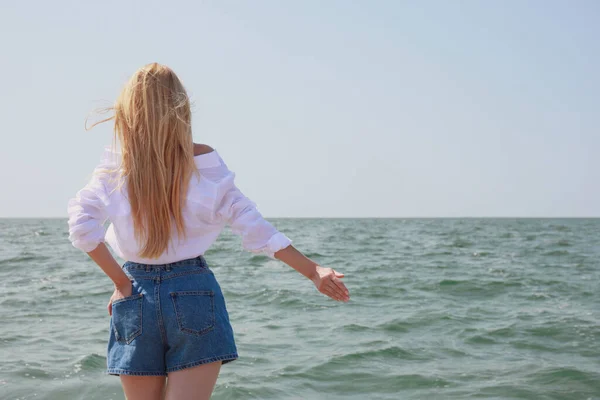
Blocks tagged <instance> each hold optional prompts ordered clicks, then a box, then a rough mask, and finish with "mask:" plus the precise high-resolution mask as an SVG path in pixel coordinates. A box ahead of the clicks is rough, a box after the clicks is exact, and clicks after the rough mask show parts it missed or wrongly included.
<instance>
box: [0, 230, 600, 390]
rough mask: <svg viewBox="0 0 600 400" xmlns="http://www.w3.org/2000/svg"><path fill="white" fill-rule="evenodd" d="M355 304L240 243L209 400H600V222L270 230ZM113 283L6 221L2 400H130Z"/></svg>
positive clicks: (230, 247)
mask: <svg viewBox="0 0 600 400" xmlns="http://www.w3.org/2000/svg"><path fill="white" fill-rule="evenodd" d="M271 221H272V223H273V224H274V225H275V226H276V227H277V228H278V229H280V230H281V231H283V232H285V233H286V234H287V235H288V236H289V237H290V238H292V240H293V242H294V244H295V246H296V247H297V248H298V249H300V250H301V251H303V252H305V254H307V255H308V256H309V257H310V258H312V259H313V260H315V261H318V262H319V263H321V264H322V265H324V266H328V267H332V268H334V269H336V270H337V271H339V272H343V273H344V274H345V278H343V280H344V282H345V284H346V285H347V287H348V288H349V290H350V295H351V299H350V301H349V302H348V303H340V302H335V301H334V300H331V299H329V298H327V297H325V296H324V295H322V294H320V293H319V292H318V291H317V290H316V289H315V288H314V286H313V284H312V283H311V282H310V281H309V280H307V279H306V278H304V277H303V276H301V275H300V274H298V273H297V272H296V271H294V270H293V269H292V268H290V267H288V266H287V265H285V264H283V263H281V262H279V261H276V260H272V259H269V258H267V257H264V256H259V255H253V254H250V253H246V252H244V251H243V250H242V249H241V245H240V240H239V238H238V237H236V236H234V235H232V234H231V233H230V232H229V231H226V232H224V233H223V235H222V236H221V237H220V238H219V240H218V241H217V242H216V243H215V244H214V245H213V247H212V248H211V249H210V250H209V251H208V252H207V253H206V255H205V256H206V259H207V260H208V263H209V265H210V267H211V269H212V270H213V271H214V273H215V275H216V277H217V279H218V281H219V283H220V285H221V287H222V289H223V292H224V295H225V299H226V301H227V307H228V310H229V314H230V318H231V321H232V325H233V329H234V332H235V337H236V341H237V346H238V350H239V354H240V358H239V359H238V360H237V361H235V362H232V363H229V364H227V365H224V366H223V368H222V369H221V374H220V376H219V380H218V382H217V385H216V387H215V391H214V394H213V397H212V398H213V399H215V400H226V399H282V400H285V399H309V400H310V399H325V400H337V399H340V400H341V399H346V400H349V399H352V400H359V399H360V400H364V399H367V400H369V399H374V400H375V399H381V400H384V399H386V400H398V399H535V400H544V399H548V400H549V399H565V400H579V399H581V400H596V399H600V220H599V219H273V220H271ZM111 293H112V285H111V282H110V281H109V279H108V278H107V277H106V276H105V275H104V274H103V273H102V272H101V270H100V268H98V267H97V266H96V265H95V264H94V263H93V262H92V261H91V260H90V259H89V258H88V257H87V255H86V254H84V253H82V252H81V251H79V250H77V249H75V248H73V247H72V246H71V244H70V243H69V241H68V233H67V222H66V220H65V219H22V220H16V219H3V220H0V399H2V400H4V399H6V400H8V399H11V400H13V399H14V400H17V399H18V400H25V399H27V400H30V399H36V400H37V399H48V400H50V399H52V400H55V399H82V400H84V399H85V400H93V399H103V400H118V399H124V396H123V393H122V390H121V387H120V382H119V378H117V377H114V376H109V375H106V374H105V367H106V354H105V352H106V345H107V340H108V325H109V316H108V313H107V310H106V305H107V302H108V299H109V297H110V295H111Z"/></svg>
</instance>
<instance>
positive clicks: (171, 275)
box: [163, 269, 212, 281]
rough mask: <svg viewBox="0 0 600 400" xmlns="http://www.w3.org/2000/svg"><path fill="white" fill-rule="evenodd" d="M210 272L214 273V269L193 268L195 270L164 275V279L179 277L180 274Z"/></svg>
mask: <svg viewBox="0 0 600 400" xmlns="http://www.w3.org/2000/svg"><path fill="white" fill-rule="evenodd" d="M210 273H212V271H211V270H209V269H200V270H193V271H186V272H177V273H170V274H169V275H168V276H165V277H163V280H165V281H166V280H168V279H173V278H177V277H180V276H185V275H191V274H210Z"/></svg>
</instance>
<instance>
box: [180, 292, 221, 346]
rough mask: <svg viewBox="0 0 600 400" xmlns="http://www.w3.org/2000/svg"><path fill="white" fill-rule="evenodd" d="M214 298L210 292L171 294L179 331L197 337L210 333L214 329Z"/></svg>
mask: <svg viewBox="0 0 600 400" xmlns="http://www.w3.org/2000/svg"><path fill="white" fill-rule="evenodd" d="M214 298H215V294H214V292H213V291H212V290H204V291H187V292H174V293H171V300H173V307H174V308H175V315H176V317H177V324H178V325H179V329H180V330H181V331H182V332H185V333H189V334H192V335H197V336H200V335H203V334H205V333H207V332H209V331H211V330H212V329H213V328H214V327H215V300H214Z"/></svg>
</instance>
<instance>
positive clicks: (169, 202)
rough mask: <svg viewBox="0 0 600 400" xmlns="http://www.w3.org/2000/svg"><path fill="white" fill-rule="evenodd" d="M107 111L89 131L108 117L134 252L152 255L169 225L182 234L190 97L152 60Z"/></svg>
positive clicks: (190, 149)
mask: <svg viewBox="0 0 600 400" xmlns="http://www.w3.org/2000/svg"><path fill="white" fill-rule="evenodd" d="M112 110H114V116H113V117H110V118H107V119H104V120H102V121H99V122H97V123H95V124H93V125H92V126H91V127H90V129H91V128H92V127H94V126H95V125H97V124H100V123H102V122H105V121H109V120H112V119H114V123H115V125H114V132H115V137H116V138H118V140H119V142H120V144H121V154H122V160H121V165H120V171H121V176H122V177H124V178H126V180H127V192H128V196H129V203H130V205H131V216H132V218H133V225H134V232H135V237H136V239H137V240H138V242H139V243H140V244H141V250H140V253H139V256H140V257H144V258H158V257H159V256H160V255H161V254H163V253H164V252H165V251H168V249H169V245H170V240H171V236H172V231H173V229H175V230H176V231H177V233H178V235H179V236H180V237H182V236H183V237H185V223H184V219H183V214H182V211H183V210H182V209H183V207H184V205H185V203H184V201H185V198H186V194H187V190H188V185H189V181H190V178H191V177H192V175H193V174H194V172H195V171H196V168H195V164H194V144H193V140H192V132H191V109H190V101H189V98H188V96H187V93H186V91H185V88H184V87H183V85H182V84H181V81H180V80H179V78H178V77H177V75H175V73H174V72H173V71H172V70H171V69H170V68H168V67H166V66H164V65H160V64H157V63H152V64H148V65H146V66H144V67H142V68H140V69H139V70H137V71H136V72H135V73H134V74H133V76H132V77H131V78H130V79H129V81H128V82H127V84H126V85H125V87H124V88H123V90H122V91H121V94H120V96H119V98H118V99H117V101H116V103H115V105H114V107H112Z"/></svg>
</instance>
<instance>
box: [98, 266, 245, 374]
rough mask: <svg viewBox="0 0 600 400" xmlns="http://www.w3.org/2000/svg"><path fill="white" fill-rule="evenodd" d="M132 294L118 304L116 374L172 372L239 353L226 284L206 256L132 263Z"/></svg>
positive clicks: (113, 327) (112, 353) (111, 356)
mask: <svg viewBox="0 0 600 400" xmlns="http://www.w3.org/2000/svg"><path fill="white" fill-rule="evenodd" d="M123 270H124V271H125V273H126V274H127V275H128V276H129V277H130V278H131V281H132V285H133V289H132V295H131V296H129V297H126V298H123V299H119V300H117V301H115V302H113V304H112V310H113V311H112V317H111V319H110V338H109V342H108V355H107V364H108V373H109V374H111V375H167V374H168V373H169V372H173V371H177V370H180V369H184V368H189V367H194V366H197V365H201V364H206V363H211V362H215V361H221V362H222V363H223V364H225V363H228V362H230V361H233V360H235V359H237V358H238V354H237V348H236V345H235V340H234V336H233V329H232V328H231V324H230V322H229V315H228V313H227V308H226V305H225V299H224V298H223V293H222V292H221V287H220V286H219V283H218V282H217V280H216V278H215V276H214V274H213V272H212V271H211V270H210V268H209V267H208V265H207V264H206V261H205V260H204V258H203V257H202V256H200V257H197V258H194V259H189V260H183V261H178V262H175V263H172V264H166V265H146V264H138V263H134V262H126V263H125V264H124V265H123Z"/></svg>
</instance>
